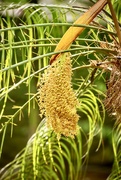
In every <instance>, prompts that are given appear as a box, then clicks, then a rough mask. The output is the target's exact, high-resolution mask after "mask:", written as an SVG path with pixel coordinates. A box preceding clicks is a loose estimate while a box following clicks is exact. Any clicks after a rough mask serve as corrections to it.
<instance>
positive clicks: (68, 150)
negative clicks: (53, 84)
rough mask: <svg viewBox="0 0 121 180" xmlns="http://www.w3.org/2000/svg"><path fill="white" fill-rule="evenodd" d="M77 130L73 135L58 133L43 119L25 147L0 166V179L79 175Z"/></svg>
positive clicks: (50, 177)
mask: <svg viewBox="0 0 121 180" xmlns="http://www.w3.org/2000/svg"><path fill="white" fill-rule="evenodd" d="M81 142H82V140H81V131H80V132H78V136H77V137H76V138H75V139H72V138H65V137H61V138H60V140H59V141H58V138H57V136H56V134H55V133H54V132H53V131H51V130H49V129H48V128H47V126H46V120H43V121H42V122H41V123H40V125H39V126H38V128H37V130H36V132H35V134H34V135H33V136H32V137H31V138H30V140H29V141H28V143H27V145H26V147H25V149H24V150H23V151H22V152H20V154H18V155H17V156H16V158H15V159H14V160H13V162H11V163H10V164H9V165H7V166H6V167H5V168H3V169H2V170H1V180H3V179H4V180H5V179H6V180H9V179H16V180H17V179H31V180H33V179H36V180H37V179H50V180H51V179H63V180H64V179H65V180H67V179H68V180H73V179H75V180H77V179H79V176H80V175H81V174H80V173H81V172H80V167H81V165H82V144H81Z"/></svg>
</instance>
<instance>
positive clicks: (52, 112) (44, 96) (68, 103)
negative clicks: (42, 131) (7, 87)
mask: <svg viewBox="0 0 121 180" xmlns="http://www.w3.org/2000/svg"><path fill="white" fill-rule="evenodd" d="M71 76H72V67H71V60H70V54H69V53H65V54H62V55H60V57H59V59H57V60H56V61H55V62H53V64H52V65H51V66H50V67H49V68H48V69H47V72H46V74H44V76H43V79H42V81H41V86H40V98H39V106H40V115H41V116H43V115H44V116H45V117H46V119H47V125H48V126H49V127H51V128H52V129H53V130H54V131H55V133H57V134H58V135H61V134H63V135H65V136H70V137H74V135H76V133H77V128H78V126H77V122H78V119H79V116H78V115H77V112H76V106H77V104H78V100H77V97H76V95H75V93H74V91H73V88H72V84H71Z"/></svg>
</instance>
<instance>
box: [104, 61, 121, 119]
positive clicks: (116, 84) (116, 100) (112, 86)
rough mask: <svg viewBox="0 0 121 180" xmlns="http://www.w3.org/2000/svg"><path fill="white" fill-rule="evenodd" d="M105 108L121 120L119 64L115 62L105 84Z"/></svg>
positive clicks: (120, 76)
mask: <svg viewBox="0 0 121 180" xmlns="http://www.w3.org/2000/svg"><path fill="white" fill-rule="evenodd" d="M105 106H106V108H107V109H108V110H109V112H110V113H111V114H113V113H115V114H116V117H117V120H118V121H120V120H121V63H120V60H116V61H115V63H114V64H113V65H112V71H111V74H110V80H109V82H108V83H107V93H106V99H105Z"/></svg>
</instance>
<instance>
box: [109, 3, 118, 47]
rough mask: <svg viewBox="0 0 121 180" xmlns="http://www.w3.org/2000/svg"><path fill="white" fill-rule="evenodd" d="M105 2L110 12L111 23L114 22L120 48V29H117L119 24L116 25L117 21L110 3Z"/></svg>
mask: <svg viewBox="0 0 121 180" xmlns="http://www.w3.org/2000/svg"><path fill="white" fill-rule="evenodd" d="M107 2H108V5H109V8H110V12H111V14H112V18H113V21H114V24H115V29H116V31H117V36H118V39H119V45H120V46H121V31H120V27H119V24H118V20H117V18H116V14H115V11H114V9H113V6H112V4H111V1H110V0H107Z"/></svg>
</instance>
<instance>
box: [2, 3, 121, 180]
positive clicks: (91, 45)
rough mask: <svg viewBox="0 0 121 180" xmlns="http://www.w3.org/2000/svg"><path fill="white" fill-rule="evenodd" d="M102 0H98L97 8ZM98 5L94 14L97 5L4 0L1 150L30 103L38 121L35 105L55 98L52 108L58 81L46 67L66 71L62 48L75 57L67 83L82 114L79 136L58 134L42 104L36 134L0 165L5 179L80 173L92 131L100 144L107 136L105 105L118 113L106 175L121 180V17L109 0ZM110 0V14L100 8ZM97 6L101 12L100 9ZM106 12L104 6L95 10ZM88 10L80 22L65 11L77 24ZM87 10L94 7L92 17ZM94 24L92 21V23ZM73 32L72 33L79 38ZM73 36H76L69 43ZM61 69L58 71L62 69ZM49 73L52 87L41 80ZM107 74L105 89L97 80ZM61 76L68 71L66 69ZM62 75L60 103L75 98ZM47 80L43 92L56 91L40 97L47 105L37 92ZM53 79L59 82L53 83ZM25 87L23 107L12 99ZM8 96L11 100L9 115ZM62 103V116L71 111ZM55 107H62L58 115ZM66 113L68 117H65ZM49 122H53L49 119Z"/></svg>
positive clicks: (63, 176) (29, 109)
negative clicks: (7, 1)
mask: <svg viewBox="0 0 121 180" xmlns="http://www.w3.org/2000/svg"><path fill="white" fill-rule="evenodd" d="M98 3H100V4H99V6H98ZM98 3H96V4H95V5H94V6H93V8H94V9H93V8H92V9H93V12H92V9H91V10H89V11H87V10H86V9H85V8H83V7H75V6H73V5H72V6H70V5H60V6H56V5H41V4H39V5H34V4H32V5H30V4H27V5H23V6H22V5H15V4H12V5H9V6H8V5H3V4H2V5H1V14H2V15H3V16H1V29H0V32H1V45H0V55H1V63H0V65H1V70H0V87H1V95H0V101H1V102H0V103H1V107H2V108H1V112H0V118H1V133H2V141H1V149H0V152H1V155H2V149H3V145H4V141H5V134H6V132H7V128H8V126H11V135H12V133H13V128H16V127H14V126H15V125H16V124H17V122H16V119H17V118H19V119H22V114H23V112H25V110H26V109H27V112H28V115H29V118H30V122H31V123H32V125H33V122H35V123H37V122H36V117H37V114H39V111H37V112H36V113H35V114H34V115H35V116H33V115H32V111H33V112H34V105H35V104H36V107H37V106H39V108H40V109H41V111H43V108H45V107H47V103H46V102H48V104H49V103H50V104H49V105H50V106H48V107H49V108H50V109H51V106H52V107H53V105H54V103H53V102H51V101H50V99H52V100H53V98H50V96H51V94H52V92H53V88H54V87H56V85H57V84H56V85H55V83H54V81H53V80H54V77H55V76H53V75H55V74H54V73H50V71H49V72H48V69H50V68H51V67H53V66H54V65H53V64H54V63H56V62H59V63H57V65H56V66H54V68H55V70H54V68H52V72H55V71H56V70H57V68H58V67H60V66H62V68H61V69H62V70H63V67H64V66H65V64H64V60H62V59H65V58H64V56H63V55H64V54H66V55H67V56H68V55H69V58H68V59H70V58H71V59H72V62H71V64H72V65H71V67H70V66H69V67H70V68H72V69H71V70H72V72H73V76H72V79H71V78H69V81H70V80H71V82H70V83H71V85H70V84H69V85H70V88H72V87H73V90H74V92H75V95H76V97H77V100H78V103H77V104H78V105H77V113H78V116H79V117H80V118H79V121H78V130H77V134H76V133H74V134H73V133H71V134H73V135H74V138H72V137H66V136H65V135H66V131H65V133H62V132H61V133H60V132H59V133H60V134H59V136H58V134H57V131H56V130H55V129H53V127H56V126H53V125H50V127H48V124H47V121H48V117H50V113H51V112H52V111H50V112H49V113H48V111H47V108H45V113H44V116H42V117H41V118H40V120H41V122H40V124H39V125H38V127H37V129H36V132H35V133H34V134H33V136H32V137H31V138H30V139H29V141H28V143H27V145H26V147H25V148H24V149H23V150H22V151H21V152H20V153H19V154H18V155H17V156H16V157H15V159H14V160H13V161H12V162H11V163H10V164H8V165H7V166H5V167H4V168H3V169H2V170H1V179H5V180H7V179H65V180H67V179H69V180H71V179H72V180H73V179H75V180H76V179H80V178H81V179H83V177H84V175H85V173H83V171H82V168H83V167H84V165H85V161H86V160H87V159H88V156H89V152H90V148H91V146H92V143H93V140H94V137H95V136H98V137H99V142H98V146H97V150H98V149H99V148H100V145H101V142H102V138H103V136H102V129H103V126H104V121H105V110H107V111H108V112H109V113H110V114H111V115H112V114H115V117H116V124H115V127H114V131H113V136H112V139H113V141H112V142H113V144H112V145H113V148H114V157H115V159H114V168H113V169H112V173H111V174H110V176H109V178H108V179H120V174H121V173H120V171H121V170H120V154H121V152H120V148H119V147H120V123H119V122H120V44H121V37H120V30H119V29H120V27H119V26H120V23H118V21H117V19H116V18H115V14H113V12H114V11H113V8H112V5H111V4H110V1H109V0H108V1H106V0H100V1H99V2H98ZM107 3H108V5H109V8H110V10H111V13H112V15H111V14H110V13H109V10H108V5H107V6H106V7H105V8H104V9H103V7H104V5H106V4H107ZM101 5H102V6H101ZM14 9H16V11H17V12H20V17H19V18H18V17H17V18H16V17H15V16H14V15H15V13H14V14H13V16H12V17H10V16H9V13H10V12H12V13H13V12H16V11H13V10H14ZM102 9H103V10H102ZM9 10H11V11H9ZM96 10H97V12H95V11H96ZM101 10H102V12H101V13H100V14H99V15H97V14H98V13H99V12H100V11H101ZM85 11H87V12H88V13H86V15H85V14H84V15H83V16H82V17H81V18H79V21H78V20H77V21H76V22H75V23H74V24H72V23H70V22H68V20H67V18H68V16H69V18H71V22H72V21H75V20H76V19H77V16H80V13H82V14H83V13H84V12H85ZM90 12H92V14H91V15H90ZM68 14H69V15H68ZM67 15H68V16H67ZM95 16H96V18H95V19H94V17H95ZM112 17H113V21H112ZM89 23H91V24H90V25H89ZM69 27H70V28H69ZM68 28H69V29H68ZM67 29H68V30H67ZM84 29H85V30H84ZM115 29H116V30H115ZM73 31H75V33H74V36H73V33H72V32H73ZM63 34H64V36H63ZM79 34H80V35H79ZM62 36H63V37H62ZM61 37H62V38H61ZM75 39H76V40H75ZM74 40H75V42H74V43H72V42H73V41H74ZM71 43H72V45H71ZM55 47H56V49H55ZM67 52H69V53H67ZM70 53H71V55H70ZM59 58H60V59H59ZM49 64H51V65H49ZM61 69H59V71H57V72H60V70H61ZM66 69H68V68H65V69H64V71H66ZM85 69H86V73H85ZM62 72H63V71H62ZM43 74H44V75H43ZM47 74H49V75H52V76H51V79H47V82H48V84H49V82H51V83H50V87H49V85H48V84H46V81H44V82H43V76H45V77H46V76H47ZM58 74H59V73H58ZM58 74H57V75H56V76H58ZM60 74H61V73H60ZM107 74H109V77H110V78H109V81H108V83H107V91H106V90H105V92H104V89H103V90H102V89H101V88H100V87H98V85H97V84H98V83H97V82H98V81H99V82H100V80H101V79H102V78H105V75H107ZM69 76H70V75H69ZM47 77H48V76H47ZM49 77H50V76H49ZM60 77H63V74H62V76H60ZM64 77H67V76H64ZM64 77H63V81H62V83H61V84H62V88H60V86H61V84H60V86H59V88H58V91H54V96H55V97H56V95H57V94H58V92H59V91H61V90H62V89H63V91H62V93H63V94H64V96H62V98H63V99H62V100H63V101H62V104H63V102H65V101H66V100H67V99H68V103H70V102H72V101H69V100H70V99H71V97H70V98H68V96H69V92H70V91H67V90H66V87H65V86H64V84H65V83H66V79H64ZM58 80H59V79H58ZM63 82H64V83H63ZM43 84H45V85H46V86H45V87H44V88H45V89H44V90H45V92H46V90H47V89H48V92H51V94H49V96H47V95H48V94H47V93H44V96H43V97H46V98H44V102H45V104H44V105H43V106H42V103H43V99H42V100H40V95H42V94H41V93H40V90H41V88H42V87H43ZM53 84H54V86H52V85H53ZM23 87H24V88H25V87H27V88H25V90H26V94H27V98H26V96H25V100H24V102H22V105H18V103H16V98H15V99H12V98H11V97H12V93H14V92H15V91H18V92H19V88H21V93H22V88H23ZM112 87H113V88H112ZM37 89H38V90H37ZM114 90H115V91H114ZM43 92H44V91H43ZM66 92H67V93H68V96H67V98H65V97H66ZM72 94H73V93H71V95H72ZM22 96H24V93H23V94H22ZM38 96H39V97H38ZM59 97H60V95H59ZM64 98H65V99H66V100H64ZM55 99H56V98H55ZM104 99H105V100H104ZM9 101H11V103H12V105H11V107H9V111H8V113H6V112H7V111H6V109H7V105H8V102H9ZM103 102H105V103H103ZM13 104H14V105H13ZM56 104H57V102H56ZM71 104H72V103H71ZM41 107H42V108H41ZM63 107H64V106H62V108H61V115H62V114H63V113H62V112H64V110H65V109H66V106H65V107H64V108H63ZM69 107H70V108H71V107H72V106H69ZM13 108H14V111H13V110H12V109H13ZM54 108H56V110H55V115H58V116H59V115H60V111H58V109H57V108H58V107H54ZM72 109H73V108H72ZM52 110H53V109H52ZM56 112H59V113H58V114H56ZM65 112H68V111H65ZM74 112H75V111H74ZM42 115H43V113H42ZM66 115H69V114H68V113H67V114H66ZM34 117H35V118H34ZM65 117H66V118H65ZM53 118H54V117H53ZM64 118H65V119H67V116H64ZM65 121H66V120H65ZM65 121H63V123H64V122H65ZM50 122H51V123H52V120H51V121H50ZM71 122H72V120H71ZM76 122H77V121H76ZM51 123H50V124H51ZM54 123H55V125H56V123H58V122H57V121H55V122H54ZM61 123H62V121H60V126H61V125H62V124H61ZM84 123H87V127H88V128H87V129H86V130H85V128H84V126H83V124H84ZM67 125H68V123H67V124H66V127H65V128H67V130H68V127H67ZM53 130H54V131H53ZM63 131H64V130H63ZM71 132H72V131H71ZM61 134H64V136H63V135H61ZM67 135H69V133H67ZM83 138H84V139H85V140H86V144H84V143H83Z"/></svg>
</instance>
